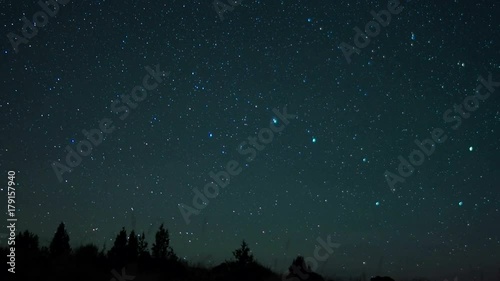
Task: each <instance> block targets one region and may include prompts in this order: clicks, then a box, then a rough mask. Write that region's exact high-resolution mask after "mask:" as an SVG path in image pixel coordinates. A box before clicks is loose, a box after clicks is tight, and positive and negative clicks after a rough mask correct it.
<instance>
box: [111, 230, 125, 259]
mask: <svg viewBox="0 0 500 281" xmlns="http://www.w3.org/2000/svg"><path fill="white" fill-rule="evenodd" d="M127 250H128V249H127V231H125V227H122V230H120V233H118V235H117V236H116V238H115V242H114V244H113V247H111V249H110V250H109V252H108V257H109V259H110V260H111V262H112V263H113V264H114V265H116V266H123V265H124V264H125V262H126V257H127Z"/></svg>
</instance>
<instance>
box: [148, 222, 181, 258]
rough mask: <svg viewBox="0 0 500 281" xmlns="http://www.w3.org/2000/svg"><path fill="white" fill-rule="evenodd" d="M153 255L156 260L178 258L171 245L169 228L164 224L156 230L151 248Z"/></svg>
mask: <svg viewBox="0 0 500 281" xmlns="http://www.w3.org/2000/svg"><path fill="white" fill-rule="evenodd" d="M151 255H152V257H153V258H154V259H156V260H165V259H174V260H176V259H177V256H176V255H175V254H174V251H173V250H172V248H171V247H170V235H169V233H168V230H167V229H165V228H163V224H161V225H160V228H159V229H158V231H157V232H156V235H155V242H154V243H153V247H152V248H151Z"/></svg>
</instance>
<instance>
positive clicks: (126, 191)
mask: <svg viewBox="0 0 500 281" xmlns="http://www.w3.org/2000/svg"><path fill="white" fill-rule="evenodd" d="M188 2H189V3H188ZM188 2H185V1H176V0H169V1H136V0H122V1H114V0H107V1H101V0H85V1H79V2H77V1H70V2H69V3H68V4H66V5H65V6H62V5H61V6H60V10H59V12H58V14H57V17H51V18H50V19H49V22H48V24H47V25H46V26H44V27H43V28H40V29H39V32H38V34H37V35H36V36H35V37H33V38H32V39H30V40H29V42H28V43H27V44H21V45H19V48H18V52H17V53H16V52H15V51H14V50H13V48H12V46H11V43H10V42H9V39H8V38H7V37H4V41H3V45H2V47H1V48H2V49H1V54H0V61H1V62H0V63H1V68H0V73H1V74H2V75H1V78H0V83H1V85H2V87H1V89H2V90H1V98H0V112H1V120H2V126H1V127H0V128H1V132H0V135H1V137H0V159H1V161H0V167H1V170H2V173H3V174H6V173H7V171H9V170H15V171H18V172H17V174H18V175H17V181H18V183H19V186H18V194H17V199H18V202H17V204H16V206H17V208H18V216H19V218H18V219H19V221H18V224H19V226H20V228H21V229H22V230H24V229H29V230H30V231H33V232H35V233H37V234H38V235H39V236H40V238H41V243H42V244H47V243H49V241H50V240H49V239H50V238H51V237H52V235H53V233H54V231H55V229H56V227H57V225H58V224H59V222H61V221H64V222H65V224H66V227H67V229H68V231H69V235H70V238H71V243H72V244H74V245H80V244H82V243H87V242H92V243H96V244H97V245H99V247H101V246H102V245H104V244H106V245H107V246H109V245H112V243H113V239H114V238H115V236H116V234H117V233H118V231H119V230H120V229H121V228H122V227H123V226H124V227H125V228H126V229H127V230H132V229H135V230H136V232H142V231H144V232H145V233H146V237H147V239H148V240H149V241H152V239H153V238H154V237H153V236H154V232H155V231H156V230H157V228H158V226H159V225H160V224H161V223H164V224H165V226H166V228H168V230H169V231H170V233H171V243H172V247H173V248H174V250H175V251H176V253H177V254H178V255H179V257H181V258H183V259H186V260H188V261H193V262H198V261H199V262H202V263H204V264H206V265H216V264H218V263H220V262H221V261H224V259H228V258H229V257H230V255H231V251H232V250H234V249H235V248H236V247H237V246H238V245H239V243H240V242H241V240H242V239H245V240H246V241H247V242H248V243H249V246H250V248H251V250H252V252H253V253H254V256H255V258H256V259H257V260H258V261H260V262H262V263H263V264H265V265H267V266H269V267H271V268H272V269H273V270H276V271H279V272H281V271H283V270H284V269H285V268H287V267H288V266H289V265H290V262H291V260H292V259H293V258H294V257H295V256H296V255H297V254H302V255H305V256H308V255H312V253H313V251H314V248H315V245H316V244H317V243H316V238H317V237H327V236H328V235H330V236H331V237H332V240H333V241H335V242H337V243H339V244H340V245H341V246H340V247H339V248H338V249H335V251H334V253H333V255H332V257H331V258H330V259H329V260H328V261H326V262H325V263H324V264H323V263H322V264H321V265H320V268H321V271H320V273H325V274H327V275H328V274H332V275H333V274H336V275H340V276H349V275H355V274H360V273H361V272H367V274H377V273H378V272H383V273H387V274H390V275H391V276H394V277H398V278H399V277H405V278H406V277H413V276H429V277H433V278H441V277H442V276H451V275H452V274H458V275H460V274H462V275H464V274H466V273H467V272H469V270H470V269H471V268H477V269H480V270H483V271H484V272H485V274H486V279H487V280H497V279H496V274H497V271H498V266H499V261H500V256H499V253H500V236H499V233H500V224H499V223H498V221H499V219H500V193H499V188H500V186H499V182H500V150H499V147H500V141H499V139H500V138H499V136H500V134H499V124H500V107H499V97H498V94H499V93H500V89H499V88H496V91H494V92H491V95H490V96H489V98H488V99H487V100H484V101H480V102H479V107H478V109H477V110H476V111H474V112H470V117H468V118H462V119H461V125H460V127H459V128H457V129H456V130H455V129H453V128H452V125H453V124H455V123H451V124H450V123H446V122H444V121H443V113H444V112H446V110H448V109H451V110H453V108H454V105H455V104H460V103H462V101H463V100H464V98H466V97H467V96H469V95H473V94H474V93H475V89H476V87H477V85H478V84H481V83H480V82H479V81H478V77H479V76H481V77H484V79H487V78H488V75H489V74H491V75H492V79H493V81H500V62H499V59H500V52H499V46H500V44H499V42H500V41H499V40H500V32H499V30H498V26H499V24H500V19H499V17H498V14H499V12H500V6H499V3H498V2H496V1H492V0H481V1H473V2H471V1H462V0H454V1H425V0H421V1H401V5H402V6H404V9H403V10H402V11H401V13H399V14H397V15H392V19H391V22H390V24H388V25H387V26H385V27H382V28H381V30H380V34H379V35H378V36H376V37H373V38H371V42H370V44H369V45H368V46H367V47H365V48H362V49H361V50H360V53H359V54H356V53H354V54H353V55H352V56H351V59H352V61H351V62H350V63H348V62H347V61H346V58H345V56H344V54H343V52H342V50H341V49H340V48H339V45H340V44H341V42H346V43H347V44H350V45H354V42H353V38H354V36H355V31H354V30H353V28H354V27H356V26H358V27H362V29H364V26H365V24H366V23H367V22H369V21H371V20H373V17H372V16H371V15H370V11H372V10H374V11H379V10H382V9H386V7H387V1H354V2H352V1H324V2H321V1H320V2H318V1H316V2H315V1H291V2H289V3H288V2H285V1H258V0H257V1H250V0H245V1H242V2H241V4H240V5H239V6H235V7H234V10H232V11H228V12H226V13H224V19H223V20H221V19H220V18H219V16H218V13H217V12H216V11H215V10H214V8H213V3H212V1H194V2H192V1H188ZM2 6H3V8H2V11H1V12H0V15H1V24H0V27H1V29H2V34H8V33H9V32H14V33H17V34H21V27H22V25H23V22H22V20H21V18H22V17H23V16H26V17H28V18H30V19H31V16H32V15H33V14H34V13H35V12H37V11H39V10H40V7H39V6H38V4H37V3H36V2H34V1H7V2H6V3H4V4H3V5H2ZM157 65H159V69H161V71H164V72H165V73H164V74H165V75H163V76H162V82H158V80H155V79H154V77H153V75H152V74H151V72H149V71H148V70H146V67H150V68H151V69H152V70H155V67H156V66H157ZM155 71H156V70H155ZM167 72H168V74H166V73H167ZM156 73H158V71H156ZM148 74H149V75H150V76H151V80H150V81H151V83H153V82H155V81H156V82H158V86H157V87H156V88H155V89H153V90H148V95H147V97H146V98H145V99H144V100H142V101H140V102H137V106H136V107H135V108H132V107H130V106H129V107H128V109H127V113H128V116H127V117H126V118H125V119H124V120H121V119H120V118H119V116H120V115H121V114H122V113H119V114H117V113H116V112H113V111H112V107H113V106H112V103H113V101H114V100H121V98H122V97H123V95H127V94H130V92H131V90H132V89H133V88H134V86H136V85H143V77H145V76H146V75H148ZM480 91H481V92H483V93H486V91H487V89H486V88H485V87H483V89H481V90H480ZM124 104H125V102H123V103H121V105H124ZM285 106H286V108H287V111H288V113H289V114H293V115H296V118H290V119H289V123H288V124H285V122H283V120H282V119H280V117H279V116H278V115H277V114H276V113H275V112H273V109H277V110H279V111H280V112H282V111H283V108H284V107H285ZM103 118H110V119H111V120H113V125H114V126H115V129H114V131H113V132H112V133H108V134H103V139H102V143H101V144H99V145H98V146H94V148H93V149H92V151H91V153H90V154H89V155H88V156H82V161H81V163H80V164H79V165H78V166H77V167H74V168H72V171H71V172H68V173H63V175H62V179H63V180H62V181H59V180H58V177H57V176H56V173H55V172H54V168H53V166H52V164H53V163H54V161H58V162H60V163H61V164H64V165H66V162H65V158H66V154H67V151H66V150H65V147H66V146H70V147H72V148H73V149H76V145H77V144H78V142H79V141H81V140H85V135H84V134H83V133H82V130H87V131H89V130H91V129H98V128H99V126H100V125H99V122H100V120H102V119H103ZM270 125H274V126H283V128H284V129H283V130H282V131H280V132H276V133H274V137H273V139H272V141H271V142H270V143H268V144H265V148H263V149H262V150H258V151H256V155H255V158H254V159H253V161H247V160H246V157H248V155H242V154H241V153H239V152H238V149H241V148H240V145H241V143H242V142H244V141H246V142H248V138H249V137H256V136H257V135H258V133H259V130H261V129H262V128H270ZM436 127H439V128H442V129H443V131H445V133H446V135H447V137H448V138H447V140H446V142H444V143H442V144H436V146H435V147H434V148H435V151H434V153H433V154H432V155H431V156H428V157H427V156H426V159H425V161H424V163H423V164H422V165H420V166H418V167H415V171H414V173H413V174H412V175H411V176H409V177H407V178H406V179H405V181H404V182H403V183H398V184H396V188H395V189H396V190H395V191H394V192H393V191H391V188H390V187H389V186H388V183H387V181H386V178H385V177H384V173H385V171H391V172H393V173H396V174H397V169H398V164H399V161H398V156H399V155H402V156H403V157H405V158H406V159H408V155H409V154H410V153H411V152H412V150H414V149H417V146H416V145H415V143H414V140H415V139H418V140H424V139H426V138H431V134H432V130H433V129H434V128H436ZM261 144H262V143H261ZM246 147H250V145H249V144H246ZM231 160H236V161H238V163H239V164H240V166H239V167H240V168H241V169H242V171H241V173H239V174H238V175H237V176H234V177H231V180H230V183H229V184H228V185H227V186H226V187H225V188H220V193H219V194H218V196H217V197H216V198H213V199H210V202H209V204H208V205H207V206H205V208H204V209H202V210H200V212H199V214H198V215H191V217H190V220H191V221H190V223H189V224H186V222H185V220H184V218H183V216H182V215H181V212H180V211H179V204H186V205H190V206H191V207H192V206H193V204H192V200H193V197H194V196H195V194H194V193H193V188H198V189H200V190H201V191H203V187H204V186H205V185H206V184H207V183H210V182H213V179H212V178H211V177H210V176H209V173H210V172H211V171H213V172H217V171H222V170H224V169H226V168H225V167H226V164H227V163H228V162H229V161H231ZM4 178H5V182H6V176H4ZM1 190H2V192H0V193H1V194H6V189H5V188H3V189H1ZM2 196H3V195H2ZM3 198H6V196H5V197H2V200H1V202H2V204H5V203H3V202H6V200H4V199H3ZM488 278H489V279H488ZM441 280H442V279H441Z"/></svg>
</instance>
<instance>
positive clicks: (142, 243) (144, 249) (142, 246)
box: [137, 232, 151, 259]
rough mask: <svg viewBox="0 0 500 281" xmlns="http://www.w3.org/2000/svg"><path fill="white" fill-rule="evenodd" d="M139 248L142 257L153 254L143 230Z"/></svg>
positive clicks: (145, 257)
mask: <svg viewBox="0 0 500 281" xmlns="http://www.w3.org/2000/svg"><path fill="white" fill-rule="evenodd" d="M137 250H138V255H139V258H140V259H147V258H149V257H150V256H151V255H150V254H149V250H148V242H146V236H145V235H144V232H142V235H141V236H140V237H139V241H138V247H137Z"/></svg>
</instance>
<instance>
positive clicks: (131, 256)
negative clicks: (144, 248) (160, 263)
mask: <svg viewBox="0 0 500 281" xmlns="http://www.w3.org/2000/svg"><path fill="white" fill-rule="evenodd" d="M138 257H139V241H138V240H137V235H136V234H135V231H133V230H132V232H130V235H129V237H128V243H127V260H128V261H129V262H131V261H137V258H138Z"/></svg>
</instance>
